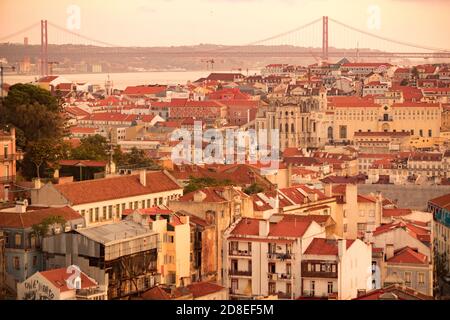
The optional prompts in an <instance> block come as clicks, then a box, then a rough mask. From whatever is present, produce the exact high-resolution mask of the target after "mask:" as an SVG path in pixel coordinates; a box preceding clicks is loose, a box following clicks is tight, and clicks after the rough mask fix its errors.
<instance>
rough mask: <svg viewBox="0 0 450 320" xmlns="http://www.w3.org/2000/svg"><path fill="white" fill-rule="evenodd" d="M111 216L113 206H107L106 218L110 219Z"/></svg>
mask: <svg viewBox="0 0 450 320" xmlns="http://www.w3.org/2000/svg"><path fill="white" fill-rule="evenodd" d="M112 216H113V206H108V219H112Z"/></svg>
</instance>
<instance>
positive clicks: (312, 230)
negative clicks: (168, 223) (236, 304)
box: [223, 215, 326, 300]
mask: <svg viewBox="0 0 450 320" xmlns="http://www.w3.org/2000/svg"><path fill="white" fill-rule="evenodd" d="M325 236H326V234H325V228H324V227H322V226H320V225H319V224H318V223H317V222H315V221H314V219H313V218H311V217H307V216H293V215H292V216H289V215H274V216H272V217H270V218H269V219H251V218H243V219H241V220H239V221H237V222H236V223H234V224H233V225H232V226H231V227H230V228H229V229H228V230H227V231H226V232H225V234H224V246H223V252H224V266H223V267H224V278H223V283H224V285H225V286H226V287H228V288H230V298H231V299H237V300H239V299H257V298H258V297H265V296H269V295H277V296H278V298H279V299H295V298H297V297H299V296H300V295H301V291H302V287H301V279H302V278H301V277H302V275H301V262H302V253H303V251H304V250H305V249H306V248H307V247H308V245H309V244H310V243H311V241H312V239H313V238H314V237H323V238H325Z"/></svg>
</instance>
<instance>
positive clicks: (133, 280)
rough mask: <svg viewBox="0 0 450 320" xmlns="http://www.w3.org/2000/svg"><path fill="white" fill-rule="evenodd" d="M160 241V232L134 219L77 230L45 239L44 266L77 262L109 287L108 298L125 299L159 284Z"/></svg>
mask: <svg viewBox="0 0 450 320" xmlns="http://www.w3.org/2000/svg"><path fill="white" fill-rule="evenodd" d="M158 243H159V236H158V233H156V232H154V231H151V230H149V228H148V226H146V225H145V224H143V223H138V222H134V221H120V222H117V223H112V224H111V223H110V224H106V225H100V226H94V227H88V228H82V229H77V230H75V232H73V233H65V234H59V235H54V236H51V237H47V238H45V239H44V240H43V245H42V251H43V253H44V268H45V269H57V268H65V267H68V266H70V265H76V266H78V267H79V268H80V269H81V270H83V272H85V273H86V274H87V275H88V276H89V277H91V278H93V279H95V281H96V282H97V283H98V284H99V285H100V286H105V287H107V290H108V300H111V299H120V298H126V297H129V296H130V295H135V294H139V293H142V292H145V291H147V290H148V289H149V288H152V287H153V286H155V285H156V284H158V283H160V281H161V280H160V273H159V271H158V269H157V258H158Z"/></svg>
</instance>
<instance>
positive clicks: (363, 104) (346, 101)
mask: <svg viewBox="0 0 450 320" xmlns="http://www.w3.org/2000/svg"><path fill="white" fill-rule="evenodd" d="M328 101H329V104H330V106H333V107H335V108H379V107H380V105H379V104H376V103H374V101H373V99H372V98H360V97H354V96H351V97H342V96H337V97H329V98H328Z"/></svg>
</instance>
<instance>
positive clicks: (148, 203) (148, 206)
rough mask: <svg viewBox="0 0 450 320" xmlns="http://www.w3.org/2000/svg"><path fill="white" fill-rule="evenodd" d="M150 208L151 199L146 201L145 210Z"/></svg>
mask: <svg viewBox="0 0 450 320" xmlns="http://www.w3.org/2000/svg"><path fill="white" fill-rule="evenodd" d="M151 206H152V199H148V200H147V208H150V207H151Z"/></svg>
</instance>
